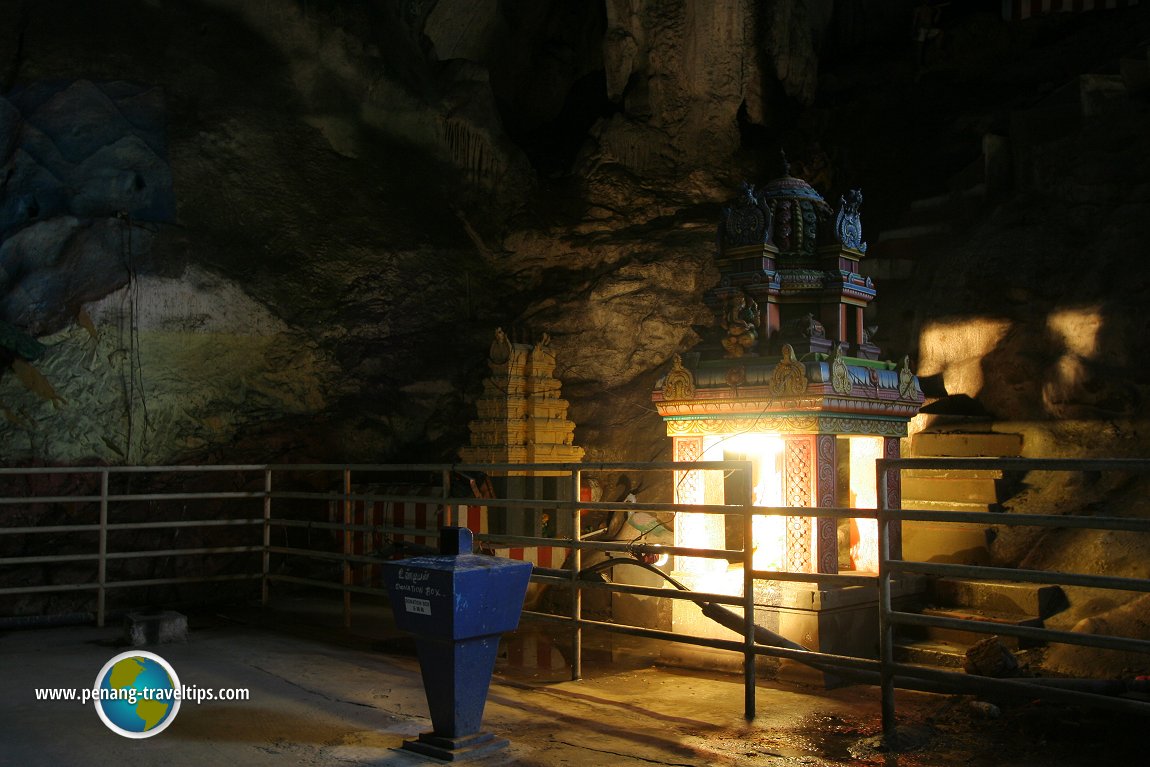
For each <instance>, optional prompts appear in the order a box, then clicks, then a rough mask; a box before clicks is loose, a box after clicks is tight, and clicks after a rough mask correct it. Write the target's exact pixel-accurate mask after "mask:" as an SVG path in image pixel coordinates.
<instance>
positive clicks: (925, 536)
mask: <svg viewBox="0 0 1150 767" xmlns="http://www.w3.org/2000/svg"><path fill="white" fill-rule="evenodd" d="M907 508H911V507H910V506H907ZM989 529H990V528H989V527H987V526H986V525H982V524H977V523H974V522H903V523H902V555H903V558H904V559H906V560H907V561H910V562H941V563H945V564H960V565H981V564H986V563H987V562H988V561H989V560H990V550H989V549H988V548H987V530H989Z"/></svg>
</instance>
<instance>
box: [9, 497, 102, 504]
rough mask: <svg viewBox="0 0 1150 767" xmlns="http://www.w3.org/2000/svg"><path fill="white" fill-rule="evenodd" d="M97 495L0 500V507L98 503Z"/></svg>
mask: <svg viewBox="0 0 1150 767" xmlns="http://www.w3.org/2000/svg"><path fill="white" fill-rule="evenodd" d="M99 502H100V496H98V495H44V496H39V495H30V496H28V497H26V498H25V497H20V498H11V497H6V498H0V506H36V505H40V504H46V503H99Z"/></svg>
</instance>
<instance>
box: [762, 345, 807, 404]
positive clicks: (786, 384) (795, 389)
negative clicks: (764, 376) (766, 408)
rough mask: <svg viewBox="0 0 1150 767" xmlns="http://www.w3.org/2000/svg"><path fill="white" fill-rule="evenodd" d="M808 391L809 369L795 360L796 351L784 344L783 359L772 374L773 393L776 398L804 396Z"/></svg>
mask: <svg viewBox="0 0 1150 767" xmlns="http://www.w3.org/2000/svg"><path fill="white" fill-rule="evenodd" d="M806 390H807V369H806V367H805V366H804V365H803V363H801V362H799V361H798V360H797V359H795V350H794V349H793V348H791V345H790V344H783V358H782V359H781V360H779V363H778V364H777V365H775V370H774V372H773V373H771V392H772V393H773V394H774V395H775V396H776V397H787V396H791V397H793V396H795V395H797V394H802V393H803V392H805V391H806Z"/></svg>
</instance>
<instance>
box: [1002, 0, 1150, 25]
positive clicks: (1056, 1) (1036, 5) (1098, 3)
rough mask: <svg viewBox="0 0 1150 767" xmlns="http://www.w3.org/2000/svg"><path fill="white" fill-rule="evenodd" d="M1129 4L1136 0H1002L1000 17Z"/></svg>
mask: <svg viewBox="0 0 1150 767" xmlns="http://www.w3.org/2000/svg"><path fill="white" fill-rule="evenodd" d="M1131 5H1138V0H1002V18H1003V19H1005V20H1006V21H1018V20H1020V19H1029V18H1030V17H1031V16H1039V15H1041V14H1043V13H1081V12H1083V11H1102V10H1111V9H1114V8H1126V7H1129V6H1131Z"/></svg>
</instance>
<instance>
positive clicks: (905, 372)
mask: <svg viewBox="0 0 1150 767" xmlns="http://www.w3.org/2000/svg"><path fill="white" fill-rule="evenodd" d="M862 199H863V198H862V193H861V191H859V190H852V191H850V192H848V193H847V194H845V195H843V196H842V197H841V199H840V201H839V205H838V208H837V210H834V209H832V208H831V206H830V205H829V204H828V203H827V202H826V201H825V200H824V199H823V198H822V196H821V195H820V194H819V193H818V192H816V191H815V190H814V189H813V188H812V187H811V186H810V185H809V184H808V183H807V182H805V181H803V180H802V179H799V178H796V177H794V176H792V175H790V173H789V166H788V165H787V163H786V160H785V158H784V160H783V167H782V174H781V175H780V176H779V177H778V178H776V179H774V180H772V181H769V182H768V183H766V184H764V185H762V186H759V187H755V186H753V185H751V184H745V185H744V187H743V189H742V191H741V193H740V194H739V196H738V197H737V198H736V199H735V200H733V201H732V202H731V203H730V204H729V206H727V207H726V208H725V209H724V210H723V213H722V216H721V221H720V223H719V227H718V236H717V242H716V251H717V252H716V260H717V266H718V269H719V272H720V275H721V279H720V282H719V284H718V285H717V286H716V287H715V288H713V289H712V290H711V291H710V292H709V294H708V295H707V297H706V301H707V304H708V306H709V307H710V308H711V309H712V310H713V312H714V316H715V328H714V334H713V336H712V337H711V338H709V339H705V340H704V341H703V342H702V343H701V344H700V345H699V346H698V347H697V348H696V349H694V350H692V351H691V352H689V353H684V354H681V355H675V356H674V358H673V360H672V363H671V367H670V370H669V372H668V373H667V374H666V375H665V376H664V377H663V378H662V379H660V380H659V382H658V384H657V385H656V388H655V391H654V392H653V394H652V399H653V400H654V403H655V405H656V407H657V408H658V411H659V414H660V415H661V416H662V418H663V420H664V422H665V424H666V429H667V435H668V436H670V437H671V439H672V441H673V455H674V459H675V460H676V461H696V460H731V459H742V460H749V461H751V462H752V463H753V466H754V476H753V488H754V489H753V494H754V497H753V498H751V499H746V498H742V497H739V493H740V491H739V490H737V489H736V488H737V486H736V485H735V484H733V483H730V482H729V481H727V480H724V478H723V477H722V476H721V473H719V472H701V471H688V472H680V473H679V476H678V477H677V480H676V483H675V496H676V497H675V500H676V502H678V503H689V504H703V503H707V504H714V503H743V502H746V501H747V500H750V501H753V502H754V503H755V504H756V505H759V506H777V507H786V506H789V507H798V506H804V507H850V508H876V506H877V492H876V487H875V482H876V479H875V463H874V462H875V460H876V459H878V458H881V457H888V458H891V457H898V456H899V453H900V440H901V439H902V438H903V437H905V436H906V434H907V423H908V421H909V420H910V419H911V418H912V417H913V416H914V415H915V414H916V413H917V412H918V409H919V407H920V406H921V405H922V403H923V393H922V390H921V388H920V386H919V382H918V379H917V377H916V376H915V375H914V373H913V372H912V371H911V369H910V364H909V360H908V359H907V358H903V360H902V361H901V362H889V361H883V360H882V359H881V350H880V349H879V348H878V346H876V345H875V343H874V339H873V337H872V333H871V331H870V330H869V329H868V328H867V326H866V324H865V319H866V309H867V306H868V305H869V304H870V303H871V302H872V301H873V300H874V298H875V292H876V291H875V286H874V284H873V282H872V280H871V279H870V278H868V277H864V276H862V275H861V274H860V270H859V262H860V260H861V259H863V258H864V256H865V254H866V247H867V246H866V243H865V242H864V241H863V237H862V220H861V216H860V207H861V204H862ZM888 492H890V493H891V494H892V495H893V496H894V497H896V498H897V494H898V492H899V488H898V486H897V482H895V483H894V484H892V486H891V487H889V488H888ZM675 543H676V545H680V546H690V547H707V548H737V547H739V546H740V545H741V544H742V532H741V529H740V528H739V526H738V525H737V524H732V523H731V522H727V521H725V520H724V517H722V516H718V515H703V514H681V515H679V517H678V519H677V520H676V525H675ZM893 543H894V546H895V548H896V550H897V547H898V545H899V542H898V541H897V540H896V541H894V542H893ZM752 546H753V552H754V553H753V564H754V567H755V569H756V570H760V571H775V572H796V573H815V574H818V573H826V574H833V573H838V572H840V571H856V572H873V571H875V570H876V569H877V556H878V554H877V525H876V523H875V522H874V520H868V519H849V520H847V519H843V520H839V519H836V518H831V517H828V518H811V517H796V516H791V517H782V516H761V517H757V518H756V519H755V521H754V541H753V542H752ZM675 568H676V570H678V571H679V574H680V576H681V577H683V578H686V579H687V580H688V581H689V582H691V584H692V585H693V587H695V588H699V589H701V590H720V591H721V590H728V591H732V593H733V590H737V589H738V588H739V583H738V575H737V573H736V572H735V571H734V570H732V569H730V568H728V565H727V563H726V562H725V561H722V560H708V561H704V560H699V559H690V558H686V557H679V558H677V561H676V563H675ZM759 583H760V587H761V592H762V593H761V594H757V599H756V601H757V602H758V603H759V604H760V608H761V612H762V615H757V616H756V617H757V620H758V621H759V622H760V623H763V624H764V625H769V626H770V627H772V628H773V629H774V630H777V631H779V632H780V633H783V634H784V635H786V636H788V637H789V638H792V639H794V640H796V641H799V642H801V643H803V644H805V645H806V646H808V647H811V648H812V649H820V650H823V651H830V652H839V651H842V652H861V653H864V654H865V653H867V652H868V651H870V650H871V647H870V646H869V644H870V643H873V637H874V636H875V634H874V632H873V631H869V630H864V628H863V626H862V625H861V623H860V622H862V623H865V622H866V621H873V606H874V598H875V596H874V594H873V593H872V592H873V589H863V588H861V587H853V586H852V587H846V588H842V587H829V586H825V585H820V584H817V583H814V584H808V583H792V582H785V581H761V582H759ZM904 585H906V584H904ZM696 613H697V611H690V610H688V609H682V610H676V611H675V614H674V616H673V618H672V620H673V622H674V624H675V627H676V629H678V628H683V629H690V630H692V631H696V630H697V631H704V630H706V629H707V628H708V627H706V626H705V623H703V622H700V621H698V620H697V618H696ZM856 629H857V630H856Z"/></svg>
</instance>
